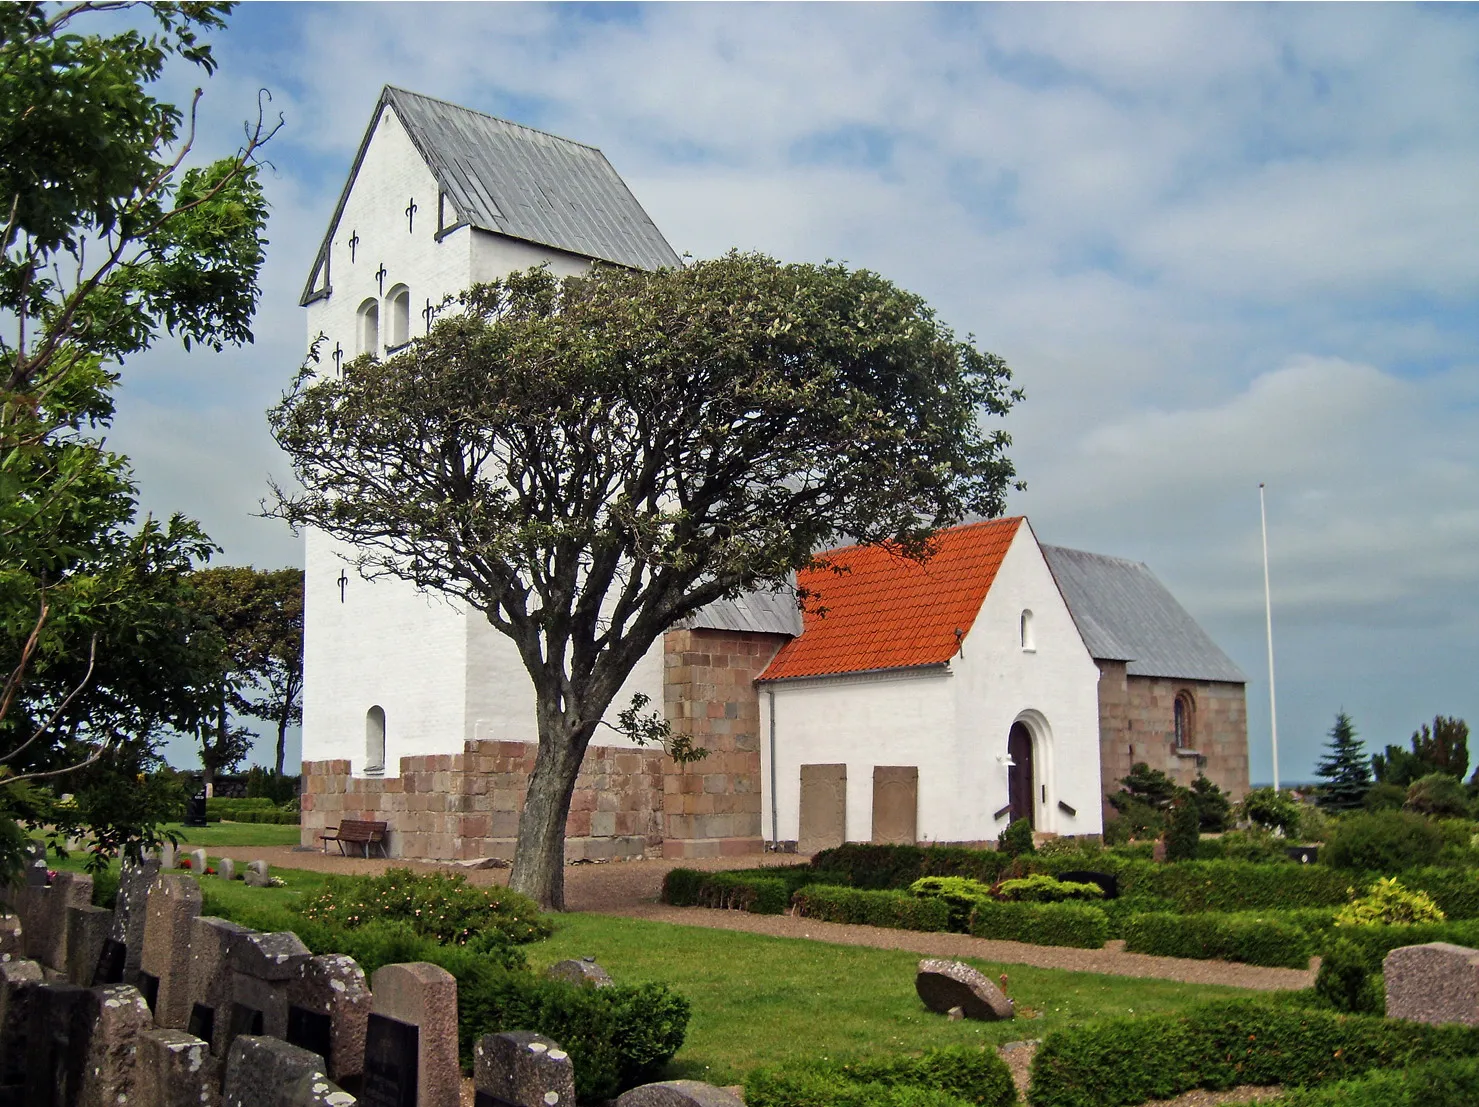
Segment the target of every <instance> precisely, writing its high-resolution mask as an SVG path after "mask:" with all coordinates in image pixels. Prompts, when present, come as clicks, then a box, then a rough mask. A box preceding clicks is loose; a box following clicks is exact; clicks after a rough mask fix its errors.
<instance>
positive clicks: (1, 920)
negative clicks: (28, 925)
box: [0, 915, 26, 962]
mask: <svg viewBox="0 0 1479 1107" xmlns="http://www.w3.org/2000/svg"><path fill="white" fill-rule="evenodd" d="M25 955H26V936H25V934H24V933H23V932H22V931H21V917H20V916H19V915H0V962H4V961H19V960H21V959H22V958H23V957H25Z"/></svg>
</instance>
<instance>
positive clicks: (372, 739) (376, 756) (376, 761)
mask: <svg viewBox="0 0 1479 1107" xmlns="http://www.w3.org/2000/svg"><path fill="white" fill-rule="evenodd" d="M384 771H385V708H383V707H381V706H380V705H379V704H378V703H377V704H376V705H375V706H374V707H372V708H370V710H368V711H366V712H365V772H367V773H383V772H384Z"/></svg>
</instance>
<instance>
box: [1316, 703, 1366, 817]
mask: <svg viewBox="0 0 1479 1107" xmlns="http://www.w3.org/2000/svg"><path fill="white" fill-rule="evenodd" d="M1315 775H1316V776H1317V777H1319V778H1320V779H1321V780H1323V781H1324V782H1325V784H1324V785H1323V786H1322V787H1321V789H1320V794H1319V796H1318V797H1317V798H1316V800H1315V802H1316V803H1317V804H1318V805H1319V806H1320V807H1322V808H1324V809H1325V810H1326V811H1355V810H1357V809H1358V808H1360V807H1361V805H1362V804H1363V803H1364V802H1365V799H1366V793H1367V792H1369V791H1370V790H1371V771H1370V769H1369V768H1368V766H1367V761H1366V747H1365V745H1364V744H1363V743H1362V742H1361V740H1360V739H1359V738H1357V737H1356V727H1355V724H1354V723H1352V722H1351V717H1350V716H1349V715H1347V714H1346V713H1345V712H1344V711H1342V712H1340V713H1339V714H1338V715H1336V716H1335V725H1334V726H1332V727H1331V728H1330V741H1329V743H1328V744H1327V745H1326V753H1325V757H1324V758H1323V759H1322V760H1321V761H1320V763H1319V765H1318V766H1317V767H1316V768H1315Z"/></svg>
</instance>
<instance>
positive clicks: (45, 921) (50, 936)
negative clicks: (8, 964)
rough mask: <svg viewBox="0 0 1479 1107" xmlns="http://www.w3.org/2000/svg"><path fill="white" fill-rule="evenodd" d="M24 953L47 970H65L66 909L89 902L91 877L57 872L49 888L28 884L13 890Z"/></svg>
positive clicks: (90, 898)
mask: <svg viewBox="0 0 1479 1107" xmlns="http://www.w3.org/2000/svg"><path fill="white" fill-rule="evenodd" d="M12 891H13V892H16V893H18V894H16V895H15V909H16V913H17V914H18V915H20V919H21V937H22V938H23V939H24V942H25V947H26V956H27V957H29V958H31V959H32V960H34V961H40V962H41V963H42V964H43V965H45V966H46V967H47V968H48V969H55V970H57V971H58V972H63V973H64V972H66V970H67V908H69V907H85V906H87V905H88V904H90V903H92V877H91V876H89V875H87V874H86V873H68V872H60V873H57V874H56V879H55V880H54V881H52V883H51V887H49V888H47V887H40V886H31V885H27V886H26V887H24V888H19V889H12Z"/></svg>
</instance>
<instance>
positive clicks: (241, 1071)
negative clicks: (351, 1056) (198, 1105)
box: [221, 1035, 364, 1107]
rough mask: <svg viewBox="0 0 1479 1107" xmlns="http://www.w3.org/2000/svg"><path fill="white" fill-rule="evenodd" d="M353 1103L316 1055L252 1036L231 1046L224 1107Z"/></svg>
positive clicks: (333, 1106) (345, 1106)
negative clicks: (330, 1078) (334, 1081)
mask: <svg viewBox="0 0 1479 1107" xmlns="http://www.w3.org/2000/svg"><path fill="white" fill-rule="evenodd" d="M354 1102H355V1098H354V1097H353V1096H351V1095H347V1094H346V1093H345V1092H344V1091H343V1090H342V1089H340V1088H337V1087H335V1086H334V1084H333V1082H332V1081H330V1080H329V1078H328V1076H327V1075H325V1073H324V1071H323V1059H322V1058H321V1057H319V1056H318V1055H317V1054H316V1053H309V1052H308V1050H306V1049H299V1048H298V1047H297V1046H295V1045H290V1044H288V1043H287V1042H283V1041H279V1040H278V1039H276V1038H266V1037H257V1036H253V1035H243V1036H242V1037H239V1038H237V1039H236V1040H235V1041H234V1042H232V1043H231V1052H230V1053H229V1054H228V1055H227V1058H226V1076H225V1080H224V1081H223V1082H222V1086H221V1107H350V1105H352V1104H353V1103H354ZM360 1102H364V1101H363V1100H361V1101H360Z"/></svg>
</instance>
